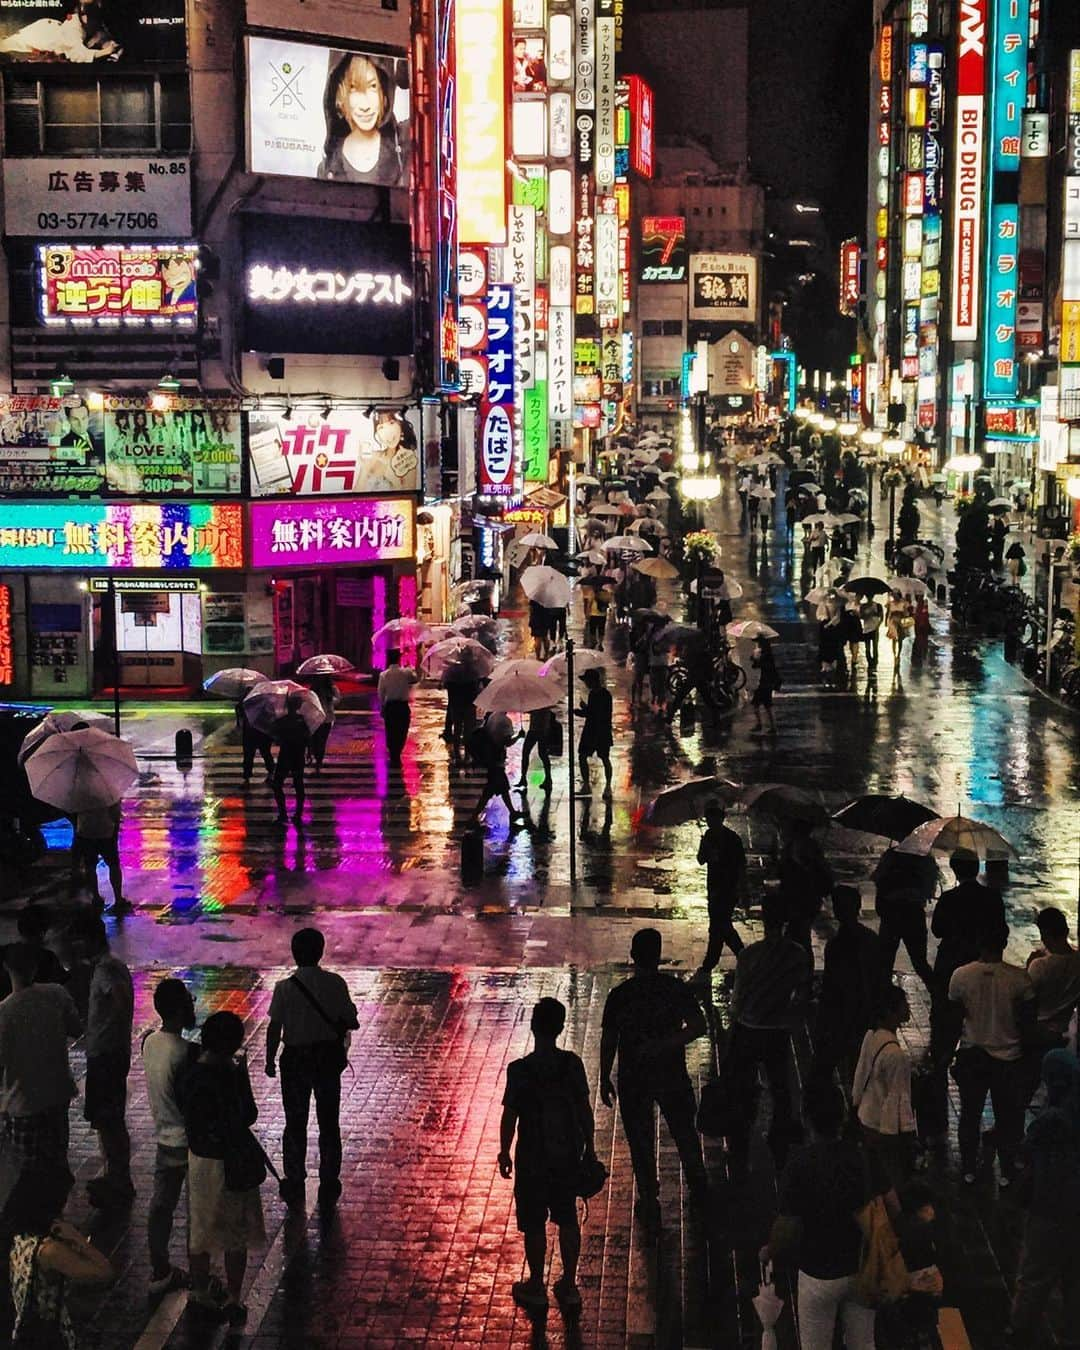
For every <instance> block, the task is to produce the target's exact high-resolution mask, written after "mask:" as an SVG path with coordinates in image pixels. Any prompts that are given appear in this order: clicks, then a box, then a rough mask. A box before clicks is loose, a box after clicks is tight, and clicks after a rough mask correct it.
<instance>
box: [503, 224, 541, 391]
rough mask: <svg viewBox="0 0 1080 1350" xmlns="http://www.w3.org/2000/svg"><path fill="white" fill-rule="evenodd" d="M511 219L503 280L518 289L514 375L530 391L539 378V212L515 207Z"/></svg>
mask: <svg viewBox="0 0 1080 1350" xmlns="http://www.w3.org/2000/svg"><path fill="white" fill-rule="evenodd" d="M509 219H510V227H509V238H508V240H507V244H506V248H505V249H503V250H502V261H503V269H502V280H503V281H505V282H506V283H507V284H508V285H510V286H513V288H514V375H515V377H516V379H517V382H518V385H519V387H520V388H522V389H528V388H531V386H532V383H533V381H534V379H535V378H536V325H535V317H534V313H533V311H534V308H535V299H536V210H535V208H534V207H531V206H512V207H511V208H510V218H509Z"/></svg>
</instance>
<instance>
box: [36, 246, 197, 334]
mask: <svg viewBox="0 0 1080 1350" xmlns="http://www.w3.org/2000/svg"><path fill="white" fill-rule="evenodd" d="M37 260H38V267H37V270H38V288H39V289H38V313H39V317H40V321H41V322H42V323H43V324H46V325H48V326H50V327H62V326H71V325H76V326H78V327H83V326H84V325H86V324H88V323H90V324H99V325H103V326H113V327H117V326H119V325H120V324H121V323H122V324H123V325H124V327H125V328H127V327H131V326H132V325H133V324H140V323H141V324H150V323H152V324H153V326H154V327H155V328H159V327H163V326H173V327H176V328H194V327H195V321H196V316H197V314H198V308H199V298H198V291H197V284H196V275H197V273H198V268H199V249H198V246H197V245H195V244H165V245H162V244H102V245H100V246H99V247H97V248H95V247H92V246H91V245H88V244H41V245H40V246H39V247H38V251H37Z"/></svg>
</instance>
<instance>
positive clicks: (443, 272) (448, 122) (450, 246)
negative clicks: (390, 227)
mask: <svg viewBox="0 0 1080 1350" xmlns="http://www.w3.org/2000/svg"><path fill="white" fill-rule="evenodd" d="M434 9H435V29H436V36H435V117H436V121H435V128H434V134H433V139H434V143H435V146H434V148H435V245H436V249H435V284H436V293H435V323H436V328H437V331H438V333H439V360H438V366H437V370H438V382H439V386H440V388H442V389H457V388H459V387H460V384H461V344H460V341H459V338H458V290H457V269H458V206H457V117H456V105H457V99H456V96H455V91H456V88H457V71H456V68H455V65H454V56H455V46H456V44H455V38H454V32H455V13H456V6H455V0H439V2H438V3H436V4H435V6H434Z"/></svg>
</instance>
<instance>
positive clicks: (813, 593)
mask: <svg viewBox="0 0 1080 1350" xmlns="http://www.w3.org/2000/svg"><path fill="white" fill-rule="evenodd" d="M839 599H840V597H839V595H837V593H836V591H835V590H833V588H832V587H831V586H815V587H814V588H813V590H810V591H807V592H806V594H805V595H804V596H803V604H806V605H823V604H824V603H825V602H826V600H839Z"/></svg>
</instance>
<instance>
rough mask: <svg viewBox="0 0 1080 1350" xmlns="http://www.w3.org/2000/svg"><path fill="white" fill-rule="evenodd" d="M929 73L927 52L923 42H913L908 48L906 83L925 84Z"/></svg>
mask: <svg viewBox="0 0 1080 1350" xmlns="http://www.w3.org/2000/svg"><path fill="white" fill-rule="evenodd" d="M928 71H929V52H928V49H927V46H926V43H925V42H913V43H912V44H911V46H910V47H909V48H908V82H909V83H910V84H925V83H926V79H927V74H928Z"/></svg>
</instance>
